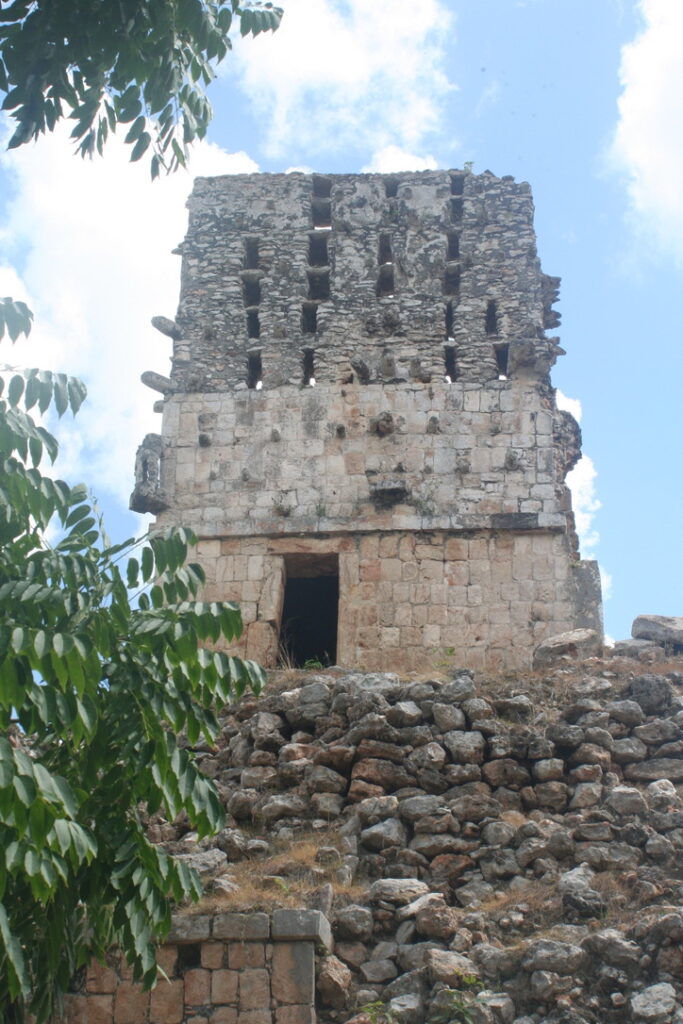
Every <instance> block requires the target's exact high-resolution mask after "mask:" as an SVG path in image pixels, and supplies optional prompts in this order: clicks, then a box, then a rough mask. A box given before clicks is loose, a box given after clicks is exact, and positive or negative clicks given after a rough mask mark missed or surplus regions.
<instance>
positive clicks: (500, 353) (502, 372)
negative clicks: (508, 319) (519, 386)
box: [493, 344, 510, 380]
mask: <svg viewBox="0 0 683 1024" xmlns="http://www.w3.org/2000/svg"><path fill="white" fill-rule="evenodd" d="M493 351H494V353H495V356H496V366H497V368H498V380H507V379H508V356H509V354H510V346H509V345H507V344H503V345H494V346H493Z"/></svg>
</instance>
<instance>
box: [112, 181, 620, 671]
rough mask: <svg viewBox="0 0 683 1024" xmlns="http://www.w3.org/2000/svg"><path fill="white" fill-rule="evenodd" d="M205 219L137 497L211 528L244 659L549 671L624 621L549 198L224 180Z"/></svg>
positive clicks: (208, 197) (462, 184) (194, 246)
mask: <svg viewBox="0 0 683 1024" xmlns="http://www.w3.org/2000/svg"><path fill="white" fill-rule="evenodd" d="M189 210H190V216H189V229H188V233H187V237H186V239H185V241H184V242H183V243H182V245H181V247H180V252H181V253H182V258H183V264H182V286H181V296H180V305H179V309H178V314H177V318H176V320H175V321H170V320H167V319H165V318H158V319H157V320H155V325H156V326H157V327H159V329H160V330H162V331H163V332H164V333H165V334H167V335H168V336H169V337H170V338H171V339H172V342H173V355H172V370H171V374H170V378H166V377H162V376H160V375H159V374H157V373H149V374H145V375H143V380H145V382H146V383H148V384H149V385H150V386H151V387H153V388H156V389H157V390H159V391H161V392H162V394H163V400H161V401H159V402H158V404H157V408H158V409H159V411H160V412H161V413H162V427H161V433H160V435H156V434H154V435H148V436H147V438H145V440H144V442H143V444H142V446H141V447H140V449H139V452H138V458H137V467H136V478H137V479H136V487H135V491H134V493H133V497H132V502H131V505H132V507H133V508H134V509H137V510H138V511H151V512H154V513H156V514H157V516H158V522H159V525H161V526H166V525H170V524H176V523H182V524H184V525H186V526H189V527H191V528H192V529H193V530H194V531H195V533H196V534H197V536H198V537H199V544H198V558H199V560H200V561H201V562H202V564H203V566H204V568H205V570H206V575H207V585H206V597H207V599H230V600H236V601H239V603H240V605H241V608H242V614H243V618H244V622H245V635H244V638H243V641H242V650H243V651H245V652H246V654H247V655H248V656H250V657H254V658H257V659H259V660H260V661H261V662H262V663H264V664H266V665H273V664H275V663H276V661H277V659H278V656H279V652H280V655H281V654H282V652H283V651H284V652H285V656H286V657H289V658H290V659H291V661H292V662H293V663H294V664H298V665H301V664H303V663H304V662H305V661H306V660H308V659H318V660H320V661H321V662H322V663H328V662H332V663H334V662H337V663H339V664H344V665H347V666H351V667H353V666H359V667H363V668H366V669H392V670H393V669H400V670H410V669H418V670H421V671H429V669H430V668H433V667H435V666H438V665H440V664H448V665H450V664H453V663H455V664H458V665H463V666H468V667H471V668H479V667H486V668H488V669H496V668H525V667H528V666H529V664H530V661H531V653H532V651H533V648H534V647H535V646H536V645H537V644H538V643H539V642H540V641H541V640H542V639H544V638H546V637H547V636H549V635H552V634H555V633H560V632H563V631H565V630H568V629H572V628H576V627H579V626H588V627H593V628H597V629H601V604H600V590H599V580H598V574H597V566H596V564H595V563H594V562H585V561H581V560H580V559H579V554H578V550H577V541H576V535H575V531H574V523H573V516H572V511H571V499H570V494H569V491H568V489H567V487H566V486H565V483H564V480H565V476H566V474H567V472H568V470H569V469H570V468H571V467H572V466H573V465H574V464H575V462H576V460H577V459H578V457H579V454H580V434H579V430H578V426H577V425H576V423H575V421H574V420H573V419H572V417H571V416H570V415H569V414H568V413H566V412H561V411H558V409H557V407H556V404H555V395H554V391H553V389H552V387H551V384H550V377H549V373H550V368H551V366H552V365H553V363H554V362H555V359H556V357H557V356H558V355H561V354H562V349H561V348H559V345H558V339H557V338H553V337H548V336H547V335H546V330H547V329H549V328H554V327H555V326H556V325H557V323H558V320H559V318H558V315H557V314H556V313H555V312H554V311H553V309H552V306H553V303H554V301H555V300H556V298H557V293H558V285H559V280H558V279H557V278H554V277H548V276H546V275H545V274H543V273H542V272H541V269H540V264H539V260H538V257H537V255H536V242H535V235H534V230H533V222H532V218H533V203H532V198H531V192H530V189H529V186H528V185H527V184H526V183H516V182H515V181H514V180H513V179H512V178H497V177H495V176H494V175H492V174H490V173H488V172H486V173H484V174H478V175H475V174H468V173H463V172H461V171H426V172H421V173H405V174H396V175H380V174H366V175H330V176H325V175H318V174H313V175H304V174H288V175H265V174H255V175H242V176H229V177H220V178H200V179H198V180H197V181H196V183H195V187H194V191H193V193H192V196H191V197H190V200H189Z"/></svg>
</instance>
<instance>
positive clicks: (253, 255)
mask: <svg viewBox="0 0 683 1024" xmlns="http://www.w3.org/2000/svg"><path fill="white" fill-rule="evenodd" d="M258 247H259V240H258V238H245V239H244V269H245V270H258Z"/></svg>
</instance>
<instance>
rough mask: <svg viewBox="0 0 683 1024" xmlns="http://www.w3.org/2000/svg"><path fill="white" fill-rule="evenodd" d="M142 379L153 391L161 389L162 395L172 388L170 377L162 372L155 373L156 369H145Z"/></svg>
mask: <svg viewBox="0 0 683 1024" xmlns="http://www.w3.org/2000/svg"><path fill="white" fill-rule="evenodd" d="M140 380H141V381H142V383H143V384H144V385H145V386H146V387H148V388H151V389H152V391H160V392H161V394H162V395H165V394H167V392H169V391H170V390H171V381H170V379H169V378H168V377H164V375H163V374H162V373H155V371H154V370H145V372H144V373H141V374H140Z"/></svg>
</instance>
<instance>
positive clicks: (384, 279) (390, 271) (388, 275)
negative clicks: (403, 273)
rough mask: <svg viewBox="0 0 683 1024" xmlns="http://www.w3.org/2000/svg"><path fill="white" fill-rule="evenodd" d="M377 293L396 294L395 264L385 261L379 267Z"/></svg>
mask: <svg viewBox="0 0 683 1024" xmlns="http://www.w3.org/2000/svg"><path fill="white" fill-rule="evenodd" d="M377 294H378V295H381V296H385V297H386V296H389V295H393V294H394V266H393V264H392V263H385V264H384V266H382V267H380V268H379V274H378V276H377Z"/></svg>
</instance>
